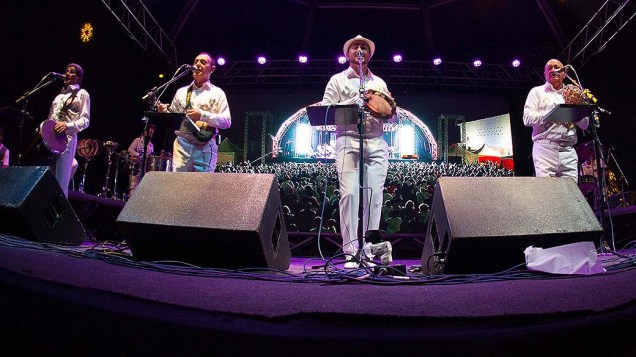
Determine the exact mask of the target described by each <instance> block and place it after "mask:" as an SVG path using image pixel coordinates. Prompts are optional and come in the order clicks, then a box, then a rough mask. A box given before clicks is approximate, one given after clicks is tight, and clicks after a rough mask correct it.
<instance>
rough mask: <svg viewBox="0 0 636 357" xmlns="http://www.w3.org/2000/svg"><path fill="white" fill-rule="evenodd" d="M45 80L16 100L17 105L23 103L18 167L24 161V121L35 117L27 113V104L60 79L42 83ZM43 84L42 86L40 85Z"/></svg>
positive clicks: (55, 78)
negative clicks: (30, 99) (31, 98)
mask: <svg viewBox="0 0 636 357" xmlns="http://www.w3.org/2000/svg"><path fill="white" fill-rule="evenodd" d="M47 76H48V74H47V75H46V76H44V78H46V77H47ZM44 78H42V79H41V80H40V82H38V84H36V85H35V87H34V88H33V89H31V90H30V91H28V92H26V93H24V94H23V95H22V96H21V97H20V98H18V99H16V100H15V103H16V104H17V103H20V102H22V110H20V124H19V129H18V152H19V153H18V166H20V161H21V160H22V154H23V152H22V136H23V133H24V121H25V119H27V118H29V119H33V117H32V116H31V114H29V112H27V110H26V107H27V104H28V103H29V98H30V97H31V96H32V95H33V94H35V93H36V92H38V91H40V90H41V89H42V88H45V87H48V86H49V85H50V84H52V83H53V82H55V81H56V80H57V79H58V78H57V77H53V78H51V79H49V80H48V81H46V82H44V83H42V81H43V80H44ZM40 83H42V84H40Z"/></svg>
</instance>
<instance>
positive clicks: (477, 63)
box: [473, 59, 481, 67]
mask: <svg viewBox="0 0 636 357" xmlns="http://www.w3.org/2000/svg"><path fill="white" fill-rule="evenodd" d="M473 66H475V67H479V66H481V60H478V59H476V60H474V61H473Z"/></svg>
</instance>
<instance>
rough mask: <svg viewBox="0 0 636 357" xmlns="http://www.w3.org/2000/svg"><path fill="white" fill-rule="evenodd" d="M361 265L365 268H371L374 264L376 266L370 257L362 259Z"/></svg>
mask: <svg viewBox="0 0 636 357" xmlns="http://www.w3.org/2000/svg"><path fill="white" fill-rule="evenodd" d="M362 265H363V266H365V267H367V268H373V267H375V266H378V265H377V264H376V263H374V262H373V261H372V260H371V259H368V258H367V259H365V260H363V261H362Z"/></svg>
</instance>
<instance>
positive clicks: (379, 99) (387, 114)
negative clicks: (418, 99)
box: [365, 89, 396, 120]
mask: <svg viewBox="0 0 636 357" xmlns="http://www.w3.org/2000/svg"><path fill="white" fill-rule="evenodd" d="M365 96H366V97H367V101H366V103H365V107H366V108H367V109H368V110H369V112H370V113H371V115H372V116H374V117H375V118H378V119H381V120H386V119H390V118H391V117H393V115H394V114H395V110H396V105H395V99H393V98H391V97H390V96H389V95H388V94H386V93H383V92H381V91H379V90H375V89H368V90H367V91H366V92H365Z"/></svg>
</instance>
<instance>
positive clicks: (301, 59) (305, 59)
mask: <svg viewBox="0 0 636 357" xmlns="http://www.w3.org/2000/svg"><path fill="white" fill-rule="evenodd" d="M298 62H300V63H307V56H306V55H300V56H298Z"/></svg>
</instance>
